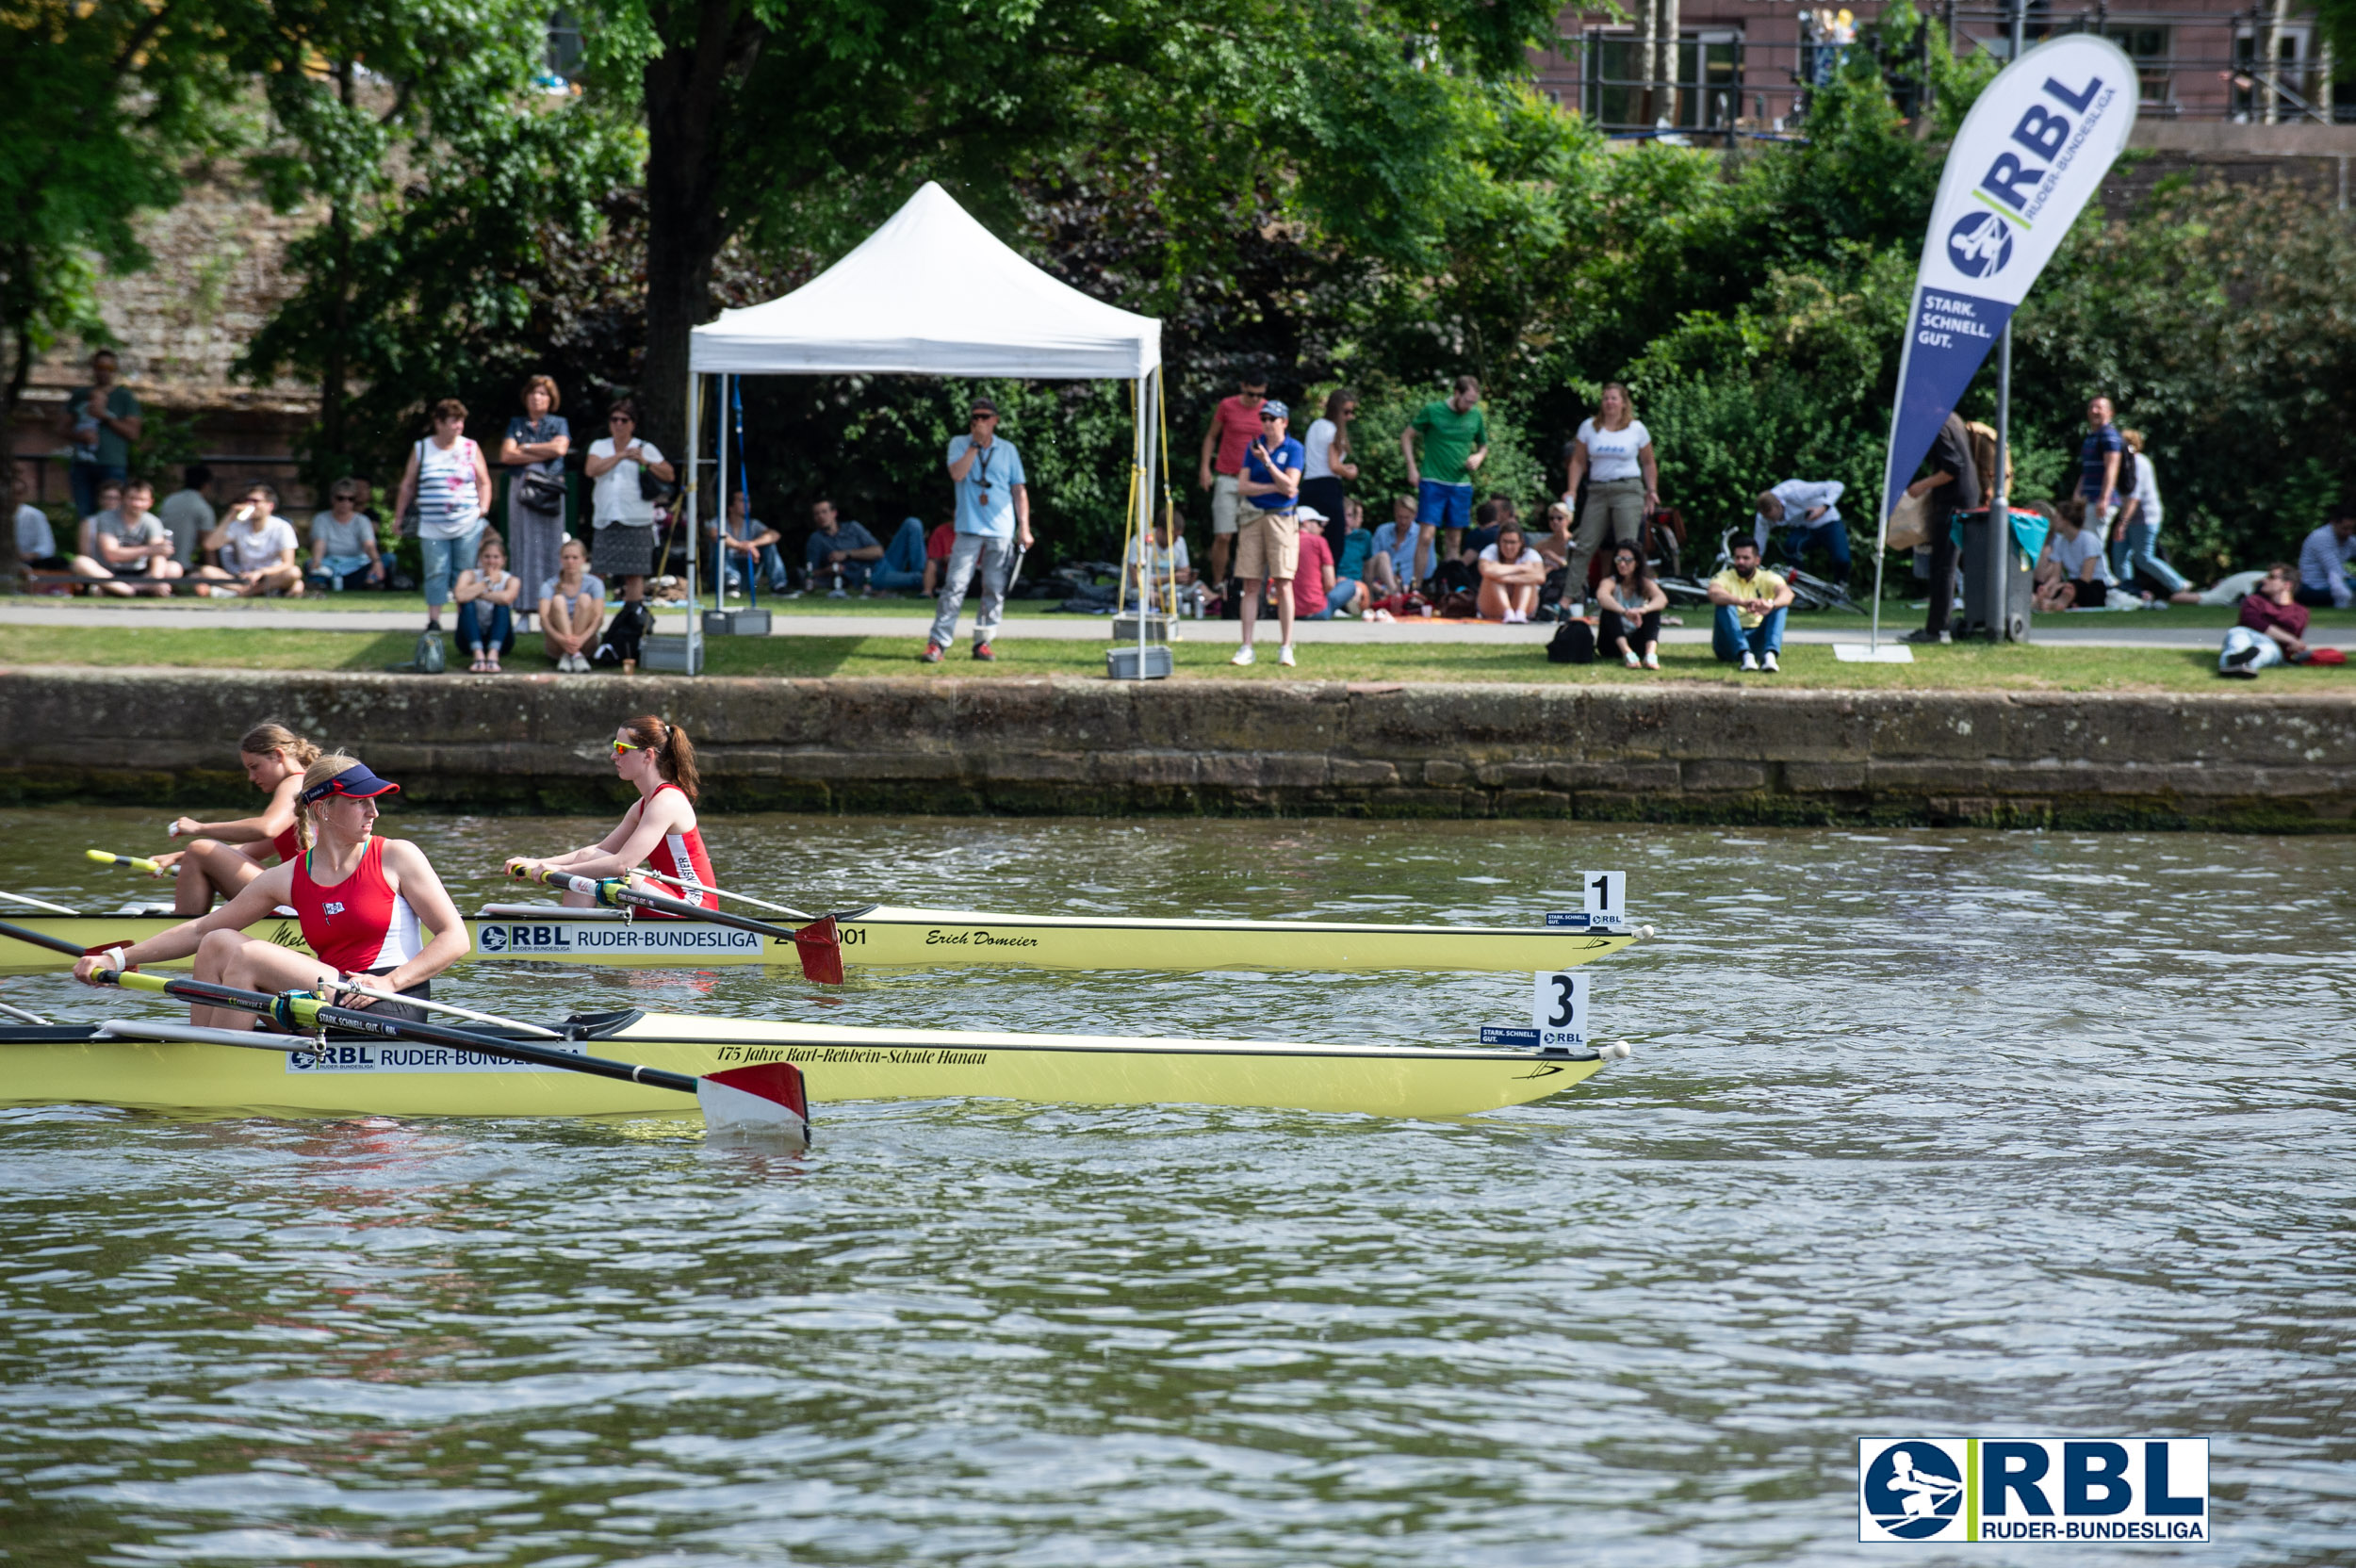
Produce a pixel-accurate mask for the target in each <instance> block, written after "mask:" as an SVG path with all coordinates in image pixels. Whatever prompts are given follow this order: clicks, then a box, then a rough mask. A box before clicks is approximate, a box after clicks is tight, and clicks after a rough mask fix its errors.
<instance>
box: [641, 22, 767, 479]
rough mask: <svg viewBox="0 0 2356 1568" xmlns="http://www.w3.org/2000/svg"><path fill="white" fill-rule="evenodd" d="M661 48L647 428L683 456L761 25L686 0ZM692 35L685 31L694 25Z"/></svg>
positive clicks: (651, 109) (649, 144) (656, 84)
mask: <svg viewBox="0 0 2356 1568" xmlns="http://www.w3.org/2000/svg"><path fill="white" fill-rule="evenodd" d="M671 19H672V20H673V22H674V23H675V24H676V29H674V28H665V29H664V47H663V53H662V54H660V55H658V56H657V57H654V58H653V59H651V60H649V61H647V62H646V77H645V88H646V369H645V374H644V376H643V377H642V378H641V382H640V384H639V387H638V400H639V405H640V411H641V413H643V414H644V415H645V419H644V421H643V422H642V423H641V425H640V426H639V429H640V431H641V433H644V434H646V436H648V437H649V438H650V439H652V440H653V442H654V444H655V445H656V446H657V447H659V448H661V449H663V451H665V452H668V453H677V454H681V455H685V448H686V437H687V400H686V399H687V335H688V334H689V333H690V332H691V331H693V330H694V329H695V328H696V327H697V326H700V325H702V324H703V322H704V321H705V320H707V319H709V318H710V317H711V315H712V263H713V262H714V261H715V260H716V259H717V258H718V256H719V254H720V247H721V246H723V245H725V244H727V243H728V235H729V234H730V233H731V232H732V231H733V229H734V228H735V225H736V216H735V215H734V214H732V213H730V212H728V209H727V205H726V203H725V200H724V197H723V180H724V178H725V171H726V169H727V166H728V158H729V157H730V156H731V155H733V153H734V152H735V149H734V148H733V147H731V146H729V145H728V136H727V130H726V127H727V124H728V119H729V116H730V106H729V94H728V90H727V86H726V84H727V82H728V79H729V78H730V76H731V75H733V74H735V73H737V72H738V71H740V70H741V69H742V67H743V65H744V63H745V62H746V61H748V60H749V58H750V57H752V56H753V55H754V54H756V53H758V52H759V50H760V47H761V38H762V37H763V30H762V29H761V26H760V24H758V23H757V22H754V21H753V20H752V19H751V18H749V17H745V16H742V15H740V14H739V13H738V11H737V8H736V0H681V4H680V5H679V8H678V9H677V10H675V11H673V12H672V13H671ZM691 29H692V35H693V36H692V39H689V38H685V37H682V36H681V35H682V34H685V33H688V32H690V31H691Z"/></svg>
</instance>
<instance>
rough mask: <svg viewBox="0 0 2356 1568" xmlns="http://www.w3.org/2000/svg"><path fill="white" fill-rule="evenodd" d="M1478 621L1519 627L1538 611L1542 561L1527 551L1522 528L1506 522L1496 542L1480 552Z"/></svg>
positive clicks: (1516, 524)
mask: <svg viewBox="0 0 2356 1568" xmlns="http://www.w3.org/2000/svg"><path fill="white" fill-rule="evenodd" d="M1479 564H1480V568H1481V619H1482V620H1484V621H1502V622H1504V623H1505V624H1506V625H1507V626H1520V625H1522V624H1523V623H1524V622H1526V621H1528V620H1529V619H1530V615H1531V613H1533V612H1535V611H1536V610H1537V608H1538V589H1539V587H1540V586H1541V585H1542V584H1543V583H1545V581H1546V557H1545V556H1543V555H1540V554H1539V553H1538V552H1537V551H1536V550H1533V549H1531V548H1530V540H1529V538H1528V537H1527V536H1526V535H1524V534H1523V532H1522V525H1521V524H1519V523H1517V522H1514V521H1513V519H1512V518H1510V517H1509V518H1507V519H1506V520H1505V523H1504V525H1503V526H1502V527H1500V528H1499V529H1498V530H1497V542H1496V543H1495V544H1492V545H1490V546H1489V547H1487V548H1485V549H1483V550H1482V551H1481V560H1480V563H1479Z"/></svg>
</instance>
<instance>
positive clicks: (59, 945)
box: [0, 921, 810, 1143]
mask: <svg viewBox="0 0 2356 1568" xmlns="http://www.w3.org/2000/svg"><path fill="white" fill-rule="evenodd" d="M0 935H6V936H10V937H14V938H15V939H17V940H19V941H25V942H32V943H34V944H35V945H37V946H41V947H46V948H48V949H50V950H51V951H53V952H57V953H64V954H70V955H72V956H74V957H76V958H79V957H83V956H85V955H84V954H83V952H82V950H81V949H80V948H78V947H76V946H74V944H73V943H72V942H69V941H66V940H63V939H60V938H57V937H51V936H47V935H45V934H43V933H41V932H39V931H31V930H27V929H26V928H25V927H24V926H21V925H11V924H9V923H7V922H5V921H0ZM97 977H98V981H99V983H100V984H101V985H110V986H119V987H121V988H123V989H125V990H139V991H160V992H162V993H163V994H164V995H166V996H174V997H178V998H179V999H180V1000H181V1001H183V1002H199V1003H206V1004H209V1005H213V1006H217V1007H238V1008H242V1009H244V1010H245V1011H247V1012H251V1013H259V1014H261V1015H262V1016H263V1017H265V1018H268V1019H270V1020H271V1021H274V1022H276V1023H278V1024H279V1025H280V1026H281V1027H283V1028H286V1029H288V1030H291V1031H294V1032H296V1033H304V1032H307V1031H310V1030H314V1029H342V1030H347V1031H350V1032H352V1033H354V1034H362V1035H377V1036H382V1037H389V1038H393V1039H412V1040H417V1041H419V1042H421V1043H423V1044H426V1045H446V1046H449V1047H450V1048H452V1049H453V1050H458V1051H472V1052H474V1053H475V1054H478V1055H483V1056H495V1057H498V1058H499V1059H501V1060H504V1061H511V1062H521V1063H523V1064H525V1065H526V1066H528V1067H550V1068H558V1069H561V1070H564V1071H566V1072H585V1073H588V1074H589V1075H590V1076H592V1077H596V1078H614V1079H618V1080H620V1081H621V1082H623V1083H626V1084H645V1085H647V1086H651V1087H654V1088H662V1089H676V1090H678V1091H679V1093H681V1094H692V1095H694V1096H695V1102H696V1103H697V1104H699V1105H701V1106H702V1107H703V1113H704V1120H705V1121H706V1122H707V1123H708V1124H710V1125H711V1126H712V1127H715V1128H722V1129H726V1130H728V1131H736V1132H742V1131H749V1130H760V1131H762V1132H769V1133H784V1134H788V1135H791V1136H793V1137H794V1138H795V1139H797V1140H799V1141H801V1142H803V1143H807V1142H809V1140H810V1102H809V1099H808V1097H807V1095H806V1094H805V1092H804V1089H803V1086H802V1070H801V1069H800V1068H797V1067H795V1066H794V1064H793V1063H791V1062H756V1063H754V1064H753V1065H752V1066H750V1067H731V1068H724V1069H722V1070H720V1071H718V1072H711V1073H705V1074H703V1075H702V1076H700V1077H693V1076H690V1075H689V1074H687V1073H684V1072H672V1071H669V1070H666V1069H663V1068H657V1067H641V1066H639V1065H637V1064H635V1063H632V1062H614V1061H608V1060H606V1059H605V1058H604V1057H602V1056H576V1055H574V1054H572V1053H570V1052H567V1051H550V1050H548V1049H547V1048H546V1047H544V1046H537V1045H532V1044H528V1043H526V1042H524V1041H522V1040H507V1039H499V1038H496V1037H492V1036H489V1035H481V1034H477V1033H475V1032H474V1031H473V1030H471V1029H453V1028H451V1027H450V1025H448V1024H443V1023H426V1022H422V1021H412V1020H409V1019H397V1018H386V1017H384V1016H383V1015H382V1014H379V1013H374V1012H368V1011H363V1010H361V1009H359V1008H356V1007H337V1006H334V1005H330V1004H328V1003H325V1002H322V1001H320V1000H319V998H318V997H315V996H306V995H304V994H303V993H302V992H300V991H288V992H286V994H284V995H282V996H272V995H270V993H268V992H266V991H249V990H241V989H239V988H237V987H235V986H217V985H214V984H213V983H212V982H211V981H209V980H167V979H164V978H163V977H162V976H160V975H155V974H141V973H139V972H137V971H136V970H110V969H109V970H100V971H99V972H98V976H97ZM395 1000H396V1001H398V1002H399V1003H401V1005H404V1006H417V1005H421V1004H420V1003H419V1002H418V999H417V998H416V997H405V996H404V997H399V998H396V999H395Z"/></svg>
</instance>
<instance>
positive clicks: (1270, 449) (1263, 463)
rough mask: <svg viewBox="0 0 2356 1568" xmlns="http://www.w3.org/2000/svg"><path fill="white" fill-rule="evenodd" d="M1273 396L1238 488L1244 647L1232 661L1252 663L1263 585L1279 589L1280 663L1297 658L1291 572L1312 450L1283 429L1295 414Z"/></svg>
mask: <svg viewBox="0 0 2356 1568" xmlns="http://www.w3.org/2000/svg"><path fill="white" fill-rule="evenodd" d="M1291 412H1292V411H1291V410H1290V409H1287V408H1286V407H1285V406H1284V404H1283V403H1280V402H1278V401H1277V400H1275V399H1273V398H1270V399H1269V400H1268V401H1266V402H1264V403H1262V404H1261V405H1260V433H1259V434H1258V435H1257V436H1255V437H1253V439H1252V445H1251V446H1250V447H1249V448H1247V449H1245V451H1244V456H1243V474H1242V476H1241V478H1240V479H1238V481H1237V482H1236V485H1235V488H1236V489H1237V490H1238V491H1239V492H1241V494H1242V496H1243V502H1244V504H1243V506H1242V508H1241V511H1242V513H1243V517H1242V520H1241V522H1240V523H1239V524H1238V525H1237V527H1236V531H1235V575H1236V576H1237V577H1239V578H1241V579H1243V646H1241V647H1239V648H1237V649H1236V650H1235V658H1234V659H1232V660H1230V661H1228V662H1230V663H1234V664H1249V663H1251V662H1252V661H1253V660H1254V659H1255V658H1256V657H1257V655H1255V654H1254V653H1253V652H1252V629H1253V628H1254V627H1256V626H1258V625H1259V621H1260V585H1261V583H1262V582H1268V583H1269V584H1271V585H1273V586H1274V588H1275V590H1276V622H1277V626H1278V627H1279V628H1280V629H1282V630H1283V632H1284V645H1283V646H1282V647H1280V648H1278V649H1277V652H1276V662H1278V663H1280V664H1290V663H1292V662H1293V591H1292V590H1293V573H1294V572H1295V571H1296V570H1298V569H1299V567H1300V565H1301V525H1300V523H1299V522H1298V521H1297V520H1296V518H1295V516H1294V509H1295V508H1296V507H1297V506H1298V505H1299V504H1300V499H1299V498H1300V496H1301V469H1302V468H1303V467H1305V466H1307V465H1308V461H1309V454H1308V453H1307V452H1306V451H1305V450H1304V449H1302V448H1301V443H1300V442H1298V441H1296V440H1294V439H1293V438H1292V437H1291V436H1289V435H1286V434H1285V433H1284V425H1285V421H1286V418H1287V417H1288V416H1289V415H1290V414H1291Z"/></svg>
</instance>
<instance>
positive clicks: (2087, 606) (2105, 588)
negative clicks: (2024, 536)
mask: <svg viewBox="0 0 2356 1568" xmlns="http://www.w3.org/2000/svg"><path fill="white" fill-rule="evenodd" d="M2087 510H2088V508H2087V506H2086V500H2085V498H2084V497H2073V498H2070V500H2067V501H2065V502H2063V503H2062V504H2061V505H2059V506H2057V507H2055V508H2054V509H2053V521H2054V526H2053V528H2052V529H2051V530H2050V531H2047V533H2046V535H2045V548H2044V549H2042V550H2040V551H2038V552H2037V592H2036V594H2035V595H2034V596H2033V600H2032V602H2034V603H2035V604H2036V606H2037V609H2039V610H2042V611H2045V612H2047V613H2053V614H2058V613H2061V612H2062V611H2065V610H2100V609H2102V606H2103V605H2104V604H2105V603H2106V602H2108V600H2109V598H2110V594H2111V590H2112V589H2114V588H2116V587H2118V586H2119V584H2118V583H2116V582H2114V581H2112V580H2111V564H2110V561H2109V559H2108V557H2107V556H2106V555H2105V554H2104V552H2103V548H2102V544H2103V540H2102V534H2100V533H2098V532H2097V531H2094V530H2093V529H2091V528H2088V527H2087V526H2086V513H2087Z"/></svg>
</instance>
